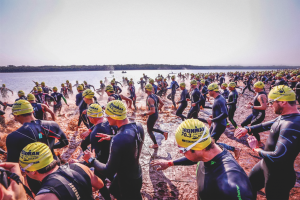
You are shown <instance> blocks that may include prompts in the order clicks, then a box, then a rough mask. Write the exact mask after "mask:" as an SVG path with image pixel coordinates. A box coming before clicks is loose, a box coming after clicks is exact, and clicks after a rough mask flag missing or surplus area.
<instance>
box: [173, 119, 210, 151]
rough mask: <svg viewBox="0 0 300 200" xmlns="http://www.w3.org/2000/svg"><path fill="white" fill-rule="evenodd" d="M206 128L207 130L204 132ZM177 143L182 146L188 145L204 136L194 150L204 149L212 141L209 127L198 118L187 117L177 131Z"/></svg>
mask: <svg viewBox="0 0 300 200" xmlns="http://www.w3.org/2000/svg"><path fill="white" fill-rule="evenodd" d="M204 130H206V131H205V132H204ZM175 138H176V141H177V144H178V145H179V146H181V147H184V148H186V147H188V146H190V145H192V144H193V143H195V142H197V141H198V140H199V139H200V138H202V139H201V140H200V141H199V142H198V143H197V144H196V145H195V146H194V147H192V148H191V149H192V150H203V149H205V148H206V147H207V146H208V145H209V144H210V143H211V137H210V135H209V131H208V128H206V127H205V125H204V124H203V123H202V122H201V121H199V120H198V119H187V120H185V121H184V122H182V123H181V124H180V125H179V126H178V128H177V130H176V133H175Z"/></svg>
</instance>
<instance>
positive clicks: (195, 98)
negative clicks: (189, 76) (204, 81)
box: [187, 88, 205, 119]
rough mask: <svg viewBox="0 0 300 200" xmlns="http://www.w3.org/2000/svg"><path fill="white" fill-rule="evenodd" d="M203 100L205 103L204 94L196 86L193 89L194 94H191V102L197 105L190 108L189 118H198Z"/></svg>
mask: <svg viewBox="0 0 300 200" xmlns="http://www.w3.org/2000/svg"><path fill="white" fill-rule="evenodd" d="M203 100H204V103H205V99H204V97H203V96H202V94H201V93H200V91H199V90H198V88H195V89H194V90H193V91H192V94H191V104H192V103H195V104H196V105H195V106H191V108H190V110H189V113H188V115H187V118H188V119H190V118H194V119H197V118H198V113H199V111H200V102H201V101H203Z"/></svg>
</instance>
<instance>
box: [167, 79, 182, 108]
mask: <svg viewBox="0 0 300 200" xmlns="http://www.w3.org/2000/svg"><path fill="white" fill-rule="evenodd" d="M171 79H172V82H171V84H170V87H168V88H167V89H171V90H172V91H171V93H170V94H169V95H168V96H167V98H168V99H169V100H172V103H173V106H174V109H175V110H176V109H177V108H176V103H175V95H176V90H177V89H178V88H179V85H178V83H177V81H175V76H172V77H171Z"/></svg>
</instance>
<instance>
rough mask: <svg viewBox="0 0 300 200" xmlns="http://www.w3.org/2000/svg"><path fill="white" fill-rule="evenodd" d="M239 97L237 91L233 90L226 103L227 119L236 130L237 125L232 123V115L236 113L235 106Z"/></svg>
mask: <svg viewBox="0 0 300 200" xmlns="http://www.w3.org/2000/svg"><path fill="white" fill-rule="evenodd" d="M238 97H239V95H238V93H237V91H236V90H235V89H234V90H233V91H231V92H230V94H229V96H228V102H227V108H228V119H229V121H230V122H231V124H232V125H233V126H234V128H237V127H238V126H237V124H236V122H235V121H234V119H233V117H234V113H235V111H236V104H237V99H238Z"/></svg>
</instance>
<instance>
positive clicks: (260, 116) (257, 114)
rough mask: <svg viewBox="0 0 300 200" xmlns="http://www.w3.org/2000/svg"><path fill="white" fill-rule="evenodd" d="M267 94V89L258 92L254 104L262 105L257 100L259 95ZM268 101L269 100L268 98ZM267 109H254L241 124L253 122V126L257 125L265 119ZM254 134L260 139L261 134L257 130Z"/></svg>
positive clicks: (245, 124)
mask: <svg viewBox="0 0 300 200" xmlns="http://www.w3.org/2000/svg"><path fill="white" fill-rule="evenodd" d="M261 94H262V95H266V97H267V93H266V92H265V91H262V92H259V93H257V95H256V96H255V97H254V103H253V104H254V106H261V105H260V103H259V101H258V100H257V99H258V97H259V95H261ZM267 101H268V100H267ZM265 113H266V111H265V110H256V109H252V114H251V115H249V116H248V117H247V118H246V119H245V121H243V122H242V124H241V126H242V127H244V126H247V125H248V124H251V126H253V125H256V124H260V123H261V122H262V121H264V119H265V116H266V114H265ZM253 135H254V136H255V137H256V139H257V141H260V136H259V134H258V133H256V132H255V131H254V132H253Z"/></svg>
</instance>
